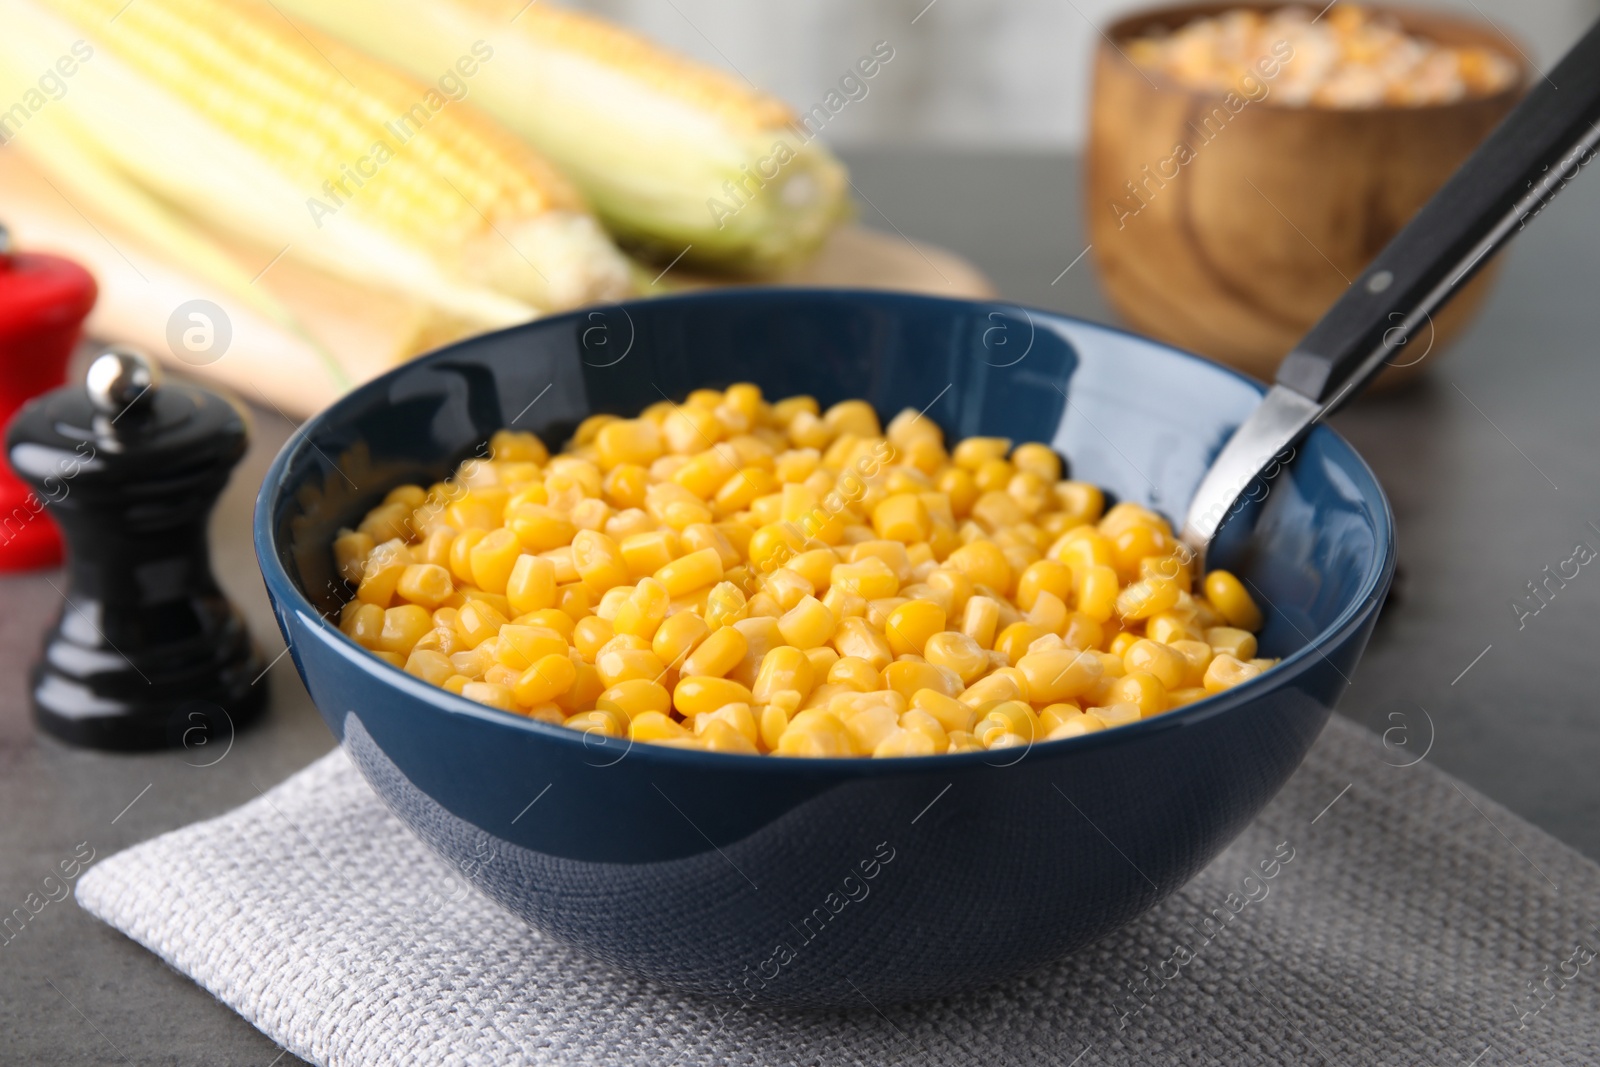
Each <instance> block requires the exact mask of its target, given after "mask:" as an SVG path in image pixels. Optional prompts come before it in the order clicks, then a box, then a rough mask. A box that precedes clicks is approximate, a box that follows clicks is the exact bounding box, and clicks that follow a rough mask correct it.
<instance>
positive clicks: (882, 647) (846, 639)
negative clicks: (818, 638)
mask: <svg viewBox="0 0 1600 1067" xmlns="http://www.w3.org/2000/svg"><path fill="white" fill-rule="evenodd" d="M833 647H834V648H835V649H836V650H838V653H839V655H840V656H853V657H855V658H858V659H864V660H866V661H867V662H868V663H870V664H872V666H873V667H874V668H875V669H877V670H880V671H881V670H883V668H885V667H887V666H888V665H889V664H890V663H891V662H893V660H894V652H893V651H892V650H891V649H890V648H889V641H888V639H887V638H885V637H884V636H883V634H881V633H879V632H878V631H876V630H874V629H873V628H872V627H871V626H870V625H869V624H868V623H867V621H866V620H865V619H860V618H849V619H842V620H840V622H839V625H838V629H837V630H835V631H834V634H833Z"/></svg>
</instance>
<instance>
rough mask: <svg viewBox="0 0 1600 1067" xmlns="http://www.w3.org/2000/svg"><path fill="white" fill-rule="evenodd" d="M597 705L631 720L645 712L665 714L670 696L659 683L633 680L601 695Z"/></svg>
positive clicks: (669, 709)
mask: <svg viewBox="0 0 1600 1067" xmlns="http://www.w3.org/2000/svg"><path fill="white" fill-rule="evenodd" d="M574 679H576V672H574ZM598 705H599V706H600V707H601V708H605V709H607V710H609V711H620V712H622V713H623V714H624V715H626V716H627V717H628V718H629V719H630V720H632V719H635V718H638V717H639V716H640V715H642V714H644V713H645V712H656V713H658V714H661V715H665V714H667V713H668V712H670V711H671V710H672V694H671V693H668V692H667V687H666V686H664V685H662V684H661V683H660V682H652V681H647V680H645V679H643V678H634V679H631V680H629V681H626V682H618V683H617V684H616V685H614V686H612V687H611V688H609V689H607V690H606V691H605V692H603V693H601V694H600V699H599V701H598Z"/></svg>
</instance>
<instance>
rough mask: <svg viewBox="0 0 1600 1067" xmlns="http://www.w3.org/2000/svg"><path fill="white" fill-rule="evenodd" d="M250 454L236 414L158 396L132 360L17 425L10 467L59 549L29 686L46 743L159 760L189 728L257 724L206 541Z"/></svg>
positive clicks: (240, 640)
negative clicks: (58, 536)
mask: <svg viewBox="0 0 1600 1067" xmlns="http://www.w3.org/2000/svg"><path fill="white" fill-rule="evenodd" d="M248 440H249V431H248V429H247V426H246V416H245V413H244V410H243V409H242V408H240V407H239V405H238V404H236V403H235V402H233V401H231V400H228V399H225V398H223V397H221V396H219V395H217V394H216V393H213V392H210V391H209V390H206V389H201V388H199V387H198V386H194V385H190V384H188V383H186V382H177V381H172V382H163V381H162V377H161V373H160V371H159V370H158V369H157V368H156V366H155V364H154V363H152V362H151V361H150V360H149V359H147V358H146V357H145V356H143V355H142V354H140V353H139V352H136V351H134V350H132V349H126V348H113V349H109V350H107V351H106V352H104V353H103V354H102V355H100V356H99V357H98V358H96V359H95V361H94V362H93V363H92V364H91V365H90V367H89V372H88V374H87V376H86V380H85V383H84V384H83V385H67V386H62V387H61V388H59V389H56V390H54V391H52V392H49V393H46V394H45V395H44V396H41V397H39V398H38V399H37V400H35V401H33V402H32V403H30V404H29V405H28V406H27V407H25V408H23V409H22V411H21V412H20V413H19V414H18V416H17V418H16V420H15V421H14V422H13V423H12V424H11V429H10V432H9V433H8V434H7V439H6V445H7V451H8V454H9V456H10V459H11V463H12V465H13V466H14V467H15V468H16V470H17V472H18V473H19V474H20V475H21V476H22V477H23V478H24V479H25V480H26V481H27V482H28V483H29V484H30V485H31V486H32V487H33V490H34V492H35V493H36V494H37V495H38V496H39V498H40V499H41V500H43V501H44V502H45V505H46V507H47V508H48V509H49V511H50V514H51V515H53V516H54V517H55V519H56V521H57V522H58V523H59V524H60V526H61V529H62V532H63V533H64V534H65V536H66V541H67V586H66V589H65V590H64V591H63V592H62V598H63V601H64V603H63V605H62V611H61V617H60V618H59V619H58V620H57V622H56V625H55V628H54V629H52V630H51V631H50V634H49V635H48V636H47V637H46V639H45V646H44V655H43V657H42V658H41V660H40V662H39V663H38V664H37V665H36V666H35V668H34V672H33V703H34V713H35V717H36V718H37V720H38V722H39V725H40V726H41V727H42V728H43V729H44V730H46V731H48V732H49V733H52V734H55V735H56V736H58V737H61V738H63V739H65V740H67V741H71V742H73V743H75V744H81V745H87V746H90V747H94V748H106V749H148V748H161V747H166V746H177V745H180V744H185V743H189V742H190V741H191V740H192V738H193V735H194V733H195V730H196V728H197V727H199V728H201V729H202V732H210V733H212V734H213V735H214V736H216V737H217V738H218V739H220V738H221V737H222V736H228V737H231V736H232V730H234V729H236V728H238V727H240V726H242V725H244V723H245V722H246V721H248V720H249V719H251V718H253V717H254V716H255V715H256V714H258V713H259V712H260V710H261V708H262V706H263V704H264V697H265V695H266V689H265V679H264V678H261V677H260V676H261V674H262V667H263V663H262V659H261V656H260V654H259V653H258V652H257V651H256V648H255V646H254V644H253V642H252V641H251V639H250V635H249V632H248V631H247V630H246V628H245V625H244V619H243V617H242V616H241V615H240V614H239V611H238V609H236V608H235V607H234V606H233V605H232V604H231V603H229V602H228V599H227V597H226V596H225V595H224V594H223V592H222V590H221V588H220V587H218V585H217V582H216V578H215V576H214V575H213V574H212V570H211V559H210V550H209V546H208V544H207V541H206V523H207V520H208V519H209V517H210V515H211V509H212V507H213V506H214V505H215V504H216V501H217V497H218V496H219V495H220V494H221V492H222V489H223V487H224V486H225V485H226V484H227V482H228V477H229V475H230V474H231V473H232V471H233V468H234V466H235V465H236V464H237V463H238V462H239V460H240V459H241V458H242V457H243V456H244V451H245V447H246V445H247V443H248ZM223 719H225V720H226V721H225V722H224V721H222V720H223Z"/></svg>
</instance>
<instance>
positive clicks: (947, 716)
mask: <svg viewBox="0 0 1600 1067" xmlns="http://www.w3.org/2000/svg"><path fill="white" fill-rule="evenodd" d="M911 706H912V707H914V708H917V709H919V710H921V711H925V712H927V713H928V714H929V715H932V716H933V717H934V718H935V719H937V720H939V725H940V726H942V727H944V729H945V730H946V731H948V732H951V733H954V732H955V731H958V730H965V731H970V730H971V729H972V726H973V724H974V723H976V722H977V721H978V712H977V710H976V709H974V708H972V707H970V706H969V705H967V704H963V703H962V702H961V701H959V700H957V699H955V698H954V697H952V696H950V695H949V694H947V693H944V692H940V691H939V690H936V689H919V690H917V691H916V692H915V693H913V694H911Z"/></svg>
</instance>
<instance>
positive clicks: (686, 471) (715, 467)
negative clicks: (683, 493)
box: [672, 445, 770, 500]
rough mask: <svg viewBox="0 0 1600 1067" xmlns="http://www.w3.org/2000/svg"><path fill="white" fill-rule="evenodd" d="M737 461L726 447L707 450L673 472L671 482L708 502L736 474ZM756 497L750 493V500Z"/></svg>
mask: <svg viewBox="0 0 1600 1067" xmlns="http://www.w3.org/2000/svg"><path fill="white" fill-rule="evenodd" d="M737 461H738V457H737V455H736V454H735V453H734V451H733V450H732V449H731V448H729V447H728V446H726V445H721V446H719V447H716V448H708V449H706V450H705V451H704V452H701V453H699V454H697V455H694V456H691V457H690V458H689V461H688V462H686V463H685V464H683V466H681V467H679V468H678V469H677V470H676V471H674V472H673V475H672V480H673V481H674V482H677V483H678V484H679V485H681V486H683V487H684V488H685V489H687V490H689V492H691V493H693V494H694V495H695V496H697V497H699V498H700V499H701V500H710V499H711V498H712V497H714V496H716V495H717V492H718V490H720V489H721V488H722V487H723V485H725V484H726V483H727V482H728V480H729V479H731V478H732V477H733V476H734V475H735V474H736V473H738V470H739V468H738V462H737ZM768 491H769V492H770V490H768ZM758 495H760V494H758V493H751V497H750V498H751V499H752V500H753V499H755V497H756V496H758Z"/></svg>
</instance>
